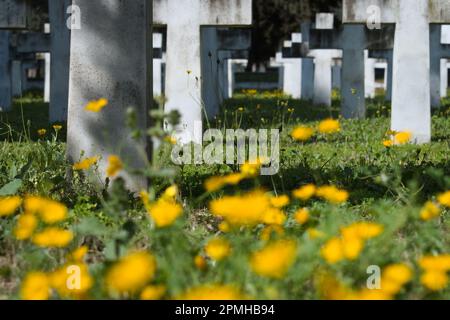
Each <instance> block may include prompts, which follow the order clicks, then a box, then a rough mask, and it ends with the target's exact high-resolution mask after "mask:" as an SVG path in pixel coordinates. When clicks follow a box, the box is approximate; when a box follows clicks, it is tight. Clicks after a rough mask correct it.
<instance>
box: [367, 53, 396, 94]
mask: <svg viewBox="0 0 450 320" xmlns="http://www.w3.org/2000/svg"><path fill="white" fill-rule="evenodd" d="M369 57H370V58H374V59H382V60H385V61H386V76H385V88H386V89H385V100H386V101H392V77H393V75H392V73H393V72H392V71H393V60H394V52H393V50H392V49H391V50H388V49H386V50H381V49H378V50H369Z"/></svg>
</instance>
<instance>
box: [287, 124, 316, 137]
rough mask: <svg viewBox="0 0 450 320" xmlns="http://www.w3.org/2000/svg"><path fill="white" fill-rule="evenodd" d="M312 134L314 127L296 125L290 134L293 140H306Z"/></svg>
mask: <svg viewBox="0 0 450 320" xmlns="http://www.w3.org/2000/svg"><path fill="white" fill-rule="evenodd" d="M313 134H314V129H312V128H309V127H303V126H300V127H297V128H295V129H294V130H293V131H292V133H291V136H292V138H293V139H294V140H297V141H308V140H309V139H311V137H312V136H313Z"/></svg>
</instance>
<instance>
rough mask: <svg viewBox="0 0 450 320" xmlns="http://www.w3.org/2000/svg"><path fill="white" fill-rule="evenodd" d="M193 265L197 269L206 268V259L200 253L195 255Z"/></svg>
mask: <svg viewBox="0 0 450 320" xmlns="http://www.w3.org/2000/svg"><path fill="white" fill-rule="evenodd" d="M194 265H195V267H196V268H197V269H199V270H205V269H206V259H205V258H203V257H202V256H201V255H197V256H195V258H194Z"/></svg>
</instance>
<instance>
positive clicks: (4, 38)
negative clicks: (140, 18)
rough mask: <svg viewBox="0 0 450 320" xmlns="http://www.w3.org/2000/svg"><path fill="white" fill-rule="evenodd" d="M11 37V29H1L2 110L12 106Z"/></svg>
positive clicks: (0, 72)
mask: <svg viewBox="0 0 450 320" xmlns="http://www.w3.org/2000/svg"><path fill="white" fill-rule="evenodd" d="M10 38H11V32H10V31H4V30H0V111H9V110H11V106H12V87H11V82H12V80H11V65H10V64H11V52H10Z"/></svg>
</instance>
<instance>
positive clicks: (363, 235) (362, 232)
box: [341, 222, 384, 240]
mask: <svg viewBox="0 0 450 320" xmlns="http://www.w3.org/2000/svg"><path fill="white" fill-rule="evenodd" d="M383 230H384V227H383V226H382V225H380V224H378V223H372V222H356V223H353V224H351V225H349V226H347V227H344V228H342V229H341V233H342V235H343V236H344V238H360V239H362V240H369V239H371V238H374V237H377V236H379V235H380V234H381V233H382V232H383Z"/></svg>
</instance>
